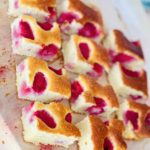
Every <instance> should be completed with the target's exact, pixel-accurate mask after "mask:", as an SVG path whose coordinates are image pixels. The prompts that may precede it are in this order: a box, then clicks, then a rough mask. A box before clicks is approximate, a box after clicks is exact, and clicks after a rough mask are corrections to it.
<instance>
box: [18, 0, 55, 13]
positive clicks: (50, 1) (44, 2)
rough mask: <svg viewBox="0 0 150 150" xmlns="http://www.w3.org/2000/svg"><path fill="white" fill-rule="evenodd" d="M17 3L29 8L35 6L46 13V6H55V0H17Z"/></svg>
mask: <svg viewBox="0 0 150 150" xmlns="http://www.w3.org/2000/svg"><path fill="white" fill-rule="evenodd" d="M19 3H20V4H21V5H24V6H28V7H31V8H32V7H33V8H37V9H39V10H41V11H44V12H46V13H49V12H48V7H56V0H19Z"/></svg>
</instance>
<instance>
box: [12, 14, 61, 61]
mask: <svg viewBox="0 0 150 150" xmlns="http://www.w3.org/2000/svg"><path fill="white" fill-rule="evenodd" d="M11 32H12V48H13V53H15V54H19V55H25V56H33V57H38V58H41V59H44V60H48V61H52V60H54V59H55V58H57V57H58V56H59V54H60V48H61V32H60V28H59V25H58V24H57V23H53V24H51V23H49V22H38V21H37V20H36V19H35V18H33V17H31V16H25V15H24V16H20V17H19V18H17V19H15V20H14V22H13V23H12V25H11Z"/></svg>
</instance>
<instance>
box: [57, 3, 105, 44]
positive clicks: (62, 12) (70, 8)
mask: <svg viewBox="0 0 150 150" xmlns="http://www.w3.org/2000/svg"><path fill="white" fill-rule="evenodd" d="M60 6H61V7H60V8H59V9H58V14H59V18H58V23H59V24H60V25H61V28H62V30H63V31H64V32H65V33H66V34H72V33H74V34H79V35H81V36H85V37H88V38H92V39H94V40H96V41H100V40H101V39H102V37H103V36H104V32H103V21H102V17H101V15H100V13H99V12H98V11H97V10H94V9H93V8H90V7H89V6H87V5H85V4H84V3H83V2H82V1H81V0H64V1H63V3H62V4H61V5H60Z"/></svg>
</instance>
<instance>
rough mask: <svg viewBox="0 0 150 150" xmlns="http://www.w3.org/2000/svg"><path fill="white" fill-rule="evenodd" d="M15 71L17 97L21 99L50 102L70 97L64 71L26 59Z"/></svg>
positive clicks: (68, 82)
mask: <svg viewBox="0 0 150 150" xmlns="http://www.w3.org/2000/svg"><path fill="white" fill-rule="evenodd" d="M16 70H17V71H16V72H17V73H16V74H17V90H18V97H19V98H21V99H27V100H31V101H42V102H50V101H52V100H59V101H60V100H62V99H68V98H69V97H70V95H71V88H70V81H69V80H68V78H67V75H66V71H65V69H59V70H57V69H56V68H52V67H50V66H48V65H47V63H46V62H45V61H42V60H40V59H36V58H33V57H28V58H26V59H25V60H24V61H22V62H21V63H20V64H19V65H18V66H17V69H16Z"/></svg>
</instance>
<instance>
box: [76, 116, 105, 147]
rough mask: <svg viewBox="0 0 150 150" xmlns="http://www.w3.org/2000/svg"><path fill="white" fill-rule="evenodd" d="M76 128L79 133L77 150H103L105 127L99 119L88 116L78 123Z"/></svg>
mask: <svg viewBox="0 0 150 150" xmlns="http://www.w3.org/2000/svg"><path fill="white" fill-rule="evenodd" d="M77 127H78V128H79V130H80V132H81V138H80V139H79V143H78V145H79V150H103V144H104V139H105V137H106V136H107V127H106V126H105V125H104V124H103V122H102V121H101V120H100V119H99V118H97V117H95V116H88V117H86V118H85V119H84V120H82V121H81V122H79V123H78V124H77Z"/></svg>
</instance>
